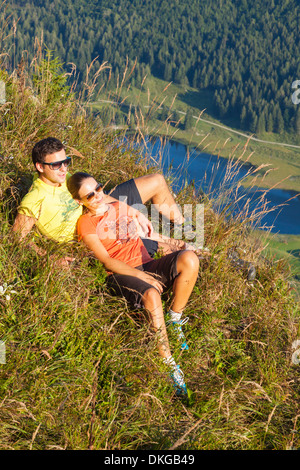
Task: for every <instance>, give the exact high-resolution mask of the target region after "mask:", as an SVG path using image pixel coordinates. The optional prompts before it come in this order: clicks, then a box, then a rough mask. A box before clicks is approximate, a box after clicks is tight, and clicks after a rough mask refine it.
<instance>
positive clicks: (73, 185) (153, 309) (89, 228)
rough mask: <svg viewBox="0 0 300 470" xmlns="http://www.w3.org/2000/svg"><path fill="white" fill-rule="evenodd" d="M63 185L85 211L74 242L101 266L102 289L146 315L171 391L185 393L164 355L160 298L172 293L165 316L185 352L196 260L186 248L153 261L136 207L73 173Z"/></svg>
mask: <svg viewBox="0 0 300 470" xmlns="http://www.w3.org/2000/svg"><path fill="white" fill-rule="evenodd" d="M67 186H68V189H69V191H70V193H71V194H72V197H73V198H74V200H75V201H76V202H77V203H78V205H80V206H81V207H82V206H84V207H85V213H84V214H83V215H82V216H81V217H80V218H79V220H78V223H77V231H78V238H79V240H82V241H83V242H84V244H85V245H86V246H87V247H88V248H89V249H90V250H91V251H92V252H93V254H94V255H95V257H96V258H97V259H98V260H99V261H100V262H101V263H102V264H103V265H104V267H105V269H106V270H107V272H108V278H107V285H108V288H109V289H110V290H111V291H113V292H114V293H115V294H117V295H120V296H123V297H125V298H126V299H127V300H128V301H129V302H130V303H131V304H132V306H133V307H135V308H141V307H143V308H145V309H146V310H147V312H149V314H150V318H151V324H152V326H153V328H154V330H155V332H156V333H157V335H158V351H159V354H160V356H161V357H162V358H163V360H164V362H165V363H166V364H167V365H168V366H169V367H170V368H171V370H170V376H171V378H172V380H173V384H174V387H175V390H176V393H177V394H178V395H186V394H187V389H186V385H185V382H184V379H183V373H182V371H181V369H180V367H179V365H177V364H176V363H175V361H174V359H173V357H172V355H171V351H170V346H169V341H168V335H167V330H166V324H165V319H164V311H163V306H162V301H161V294H162V293H163V291H165V290H168V289H172V290H173V300H172V304H171V308H172V309H171V310H170V311H169V317H170V321H171V324H172V325H173V327H175V331H176V332H177V334H178V336H179V339H180V340H181V342H182V344H181V348H182V349H187V348H188V346H187V344H186V341H185V338H184V335H183V332H182V329H181V325H182V321H181V315H182V312H183V310H184V308H185V306H186V304H187V302H188V299H189V297H190V295H191V293H192V290H193V288H194V285H195V282H196V280H197V276H198V270H199V259H198V256H197V255H196V253H195V252H194V251H192V250H179V251H175V252H173V253H170V254H168V255H165V256H163V257H161V258H158V259H153V258H152V257H151V256H150V255H149V253H148V251H147V250H146V248H145V246H144V244H143V242H142V240H141V234H143V226H142V225H141V224H140V223H139V221H140V215H139V212H138V211H137V210H136V209H134V208H132V207H130V206H128V205H127V204H125V203H123V202H119V201H109V202H108V201H107V199H106V197H105V195H104V193H103V191H102V187H101V185H100V184H99V183H97V181H96V180H95V179H94V178H93V177H92V176H90V175H89V174H87V173H82V172H77V173H75V174H74V175H72V176H71V177H70V178H69V179H68V181H67Z"/></svg>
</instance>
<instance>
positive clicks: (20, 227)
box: [12, 213, 46, 255]
mask: <svg viewBox="0 0 300 470" xmlns="http://www.w3.org/2000/svg"><path fill="white" fill-rule="evenodd" d="M35 223H36V219H35V218H34V217H30V216H28V215H25V214H20V213H18V215H17V217H16V219H15V222H14V225H13V228H12V229H13V232H15V233H17V234H18V236H19V238H20V239H21V240H24V239H25V238H26V237H27V235H28V234H29V233H30V232H31V230H32V229H33V227H34V225H35ZM27 245H28V246H29V247H30V248H32V249H33V250H34V251H35V252H36V253H37V254H38V255H45V254H46V251H45V250H42V249H41V248H39V247H38V246H37V245H36V244H35V243H34V241H33V240H29V241H28V243H27Z"/></svg>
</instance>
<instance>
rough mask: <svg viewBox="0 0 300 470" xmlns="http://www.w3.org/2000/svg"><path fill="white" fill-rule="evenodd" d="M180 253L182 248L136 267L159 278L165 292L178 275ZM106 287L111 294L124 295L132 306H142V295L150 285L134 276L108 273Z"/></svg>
mask: <svg viewBox="0 0 300 470" xmlns="http://www.w3.org/2000/svg"><path fill="white" fill-rule="evenodd" d="M180 253H182V250H181V251H176V252H174V253H170V254H168V255H166V256H163V257H162V258H159V259H154V260H152V261H149V262H148V263H146V264H143V265H142V266H138V267H137V268H136V269H140V270H141V271H145V272H148V273H150V274H152V275H153V276H155V277H156V278H157V279H159V281H160V282H161V283H162V284H163V287H164V292H166V291H167V290H169V289H170V288H171V287H172V285H173V283H174V280H175V279H176V277H177V275H178V272H177V259H178V256H179V255H180ZM107 287H108V289H109V291H110V292H111V293H112V294H114V295H117V296H122V297H125V299H127V300H128V302H130V304H131V305H132V306H133V307H135V308H142V307H143V303H142V297H143V295H144V293H145V292H146V291H147V290H148V289H150V288H152V285H151V284H148V283H147V282H145V281H143V280H141V279H138V278H137V277H134V276H126V275H123V274H110V275H109V276H108V278H107Z"/></svg>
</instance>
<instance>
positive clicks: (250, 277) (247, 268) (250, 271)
mask: <svg viewBox="0 0 300 470" xmlns="http://www.w3.org/2000/svg"><path fill="white" fill-rule="evenodd" d="M228 258H229V259H230V261H231V264H232V265H233V266H235V267H237V268H238V269H241V270H242V271H243V273H244V274H246V276H247V281H254V279H255V277H256V269H255V266H253V264H252V263H250V262H249V261H244V260H242V259H241V258H239V256H238V253H237V252H236V251H234V250H229V251H228Z"/></svg>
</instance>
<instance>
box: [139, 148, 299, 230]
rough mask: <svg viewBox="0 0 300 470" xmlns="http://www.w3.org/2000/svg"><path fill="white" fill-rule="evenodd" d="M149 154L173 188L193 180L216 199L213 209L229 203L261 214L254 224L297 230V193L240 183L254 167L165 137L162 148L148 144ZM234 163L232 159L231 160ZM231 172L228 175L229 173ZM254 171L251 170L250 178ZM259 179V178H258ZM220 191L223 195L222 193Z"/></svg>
mask: <svg viewBox="0 0 300 470" xmlns="http://www.w3.org/2000/svg"><path fill="white" fill-rule="evenodd" d="M148 154H150V155H151V156H152V157H153V159H154V160H156V161H157V159H158V157H157V156H158V155H160V156H161V162H160V163H161V166H162V169H163V171H164V174H165V175H171V176H172V180H173V178H174V180H173V181H174V182H173V183H172V186H173V190H174V192H175V193H176V192H178V191H179V190H180V189H181V188H182V187H183V186H184V184H186V183H190V182H192V181H193V182H194V187H195V189H196V190H200V189H201V190H202V191H203V192H204V193H206V194H208V195H210V197H211V199H212V200H214V201H215V207H214V208H215V209H217V210H222V209H224V208H225V207H229V209H228V210H227V214H229V213H230V214H231V215H232V216H235V215H237V214H241V212H243V211H244V212H245V214H247V215H249V213H252V214H258V213H260V214H263V216H262V217H261V218H260V219H259V222H256V223H255V224H254V225H255V226H256V228H259V229H265V230H270V231H272V232H276V233H283V234H294V235H299V234H300V196H297V195H296V193H295V192H293V191H287V190H281V189H271V190H266V189H263V188H259V186H253V187H251V189H245V188H244V187H243V186H241V185H239V181H241V180H242V179H243V178H244V177H245V176H246V175H247V173H248V174H249V172H251V171H253V168H254V167H251V166H246V165H244V166H243V165H241V164H240V165H238V166H237V165H236V166H235V167H233V166H231V168H230V167H229V161H228V159H226V158H222V157H218V156H216V155H210V154H205V153H201V152H199V151H196V150H194V149H190V150H189V151H188V149H187V147H186V146H184V145H182V144H178V143H176V142H172V141H167V142H166V143H165V145H164V147H163V149H162V148H161V143H160V141H159V140H158V139H157V140H156V141H155V142H154V143H151V144H150V143H149V144H148ZM232 164H233V162H232ZM229 175H230V176H229ZM254 176H255V173H254V174H252V173H251V179H253V178H254ZM257 181H259V179H257ZM221 195H222V196H221Z"/></svg>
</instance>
